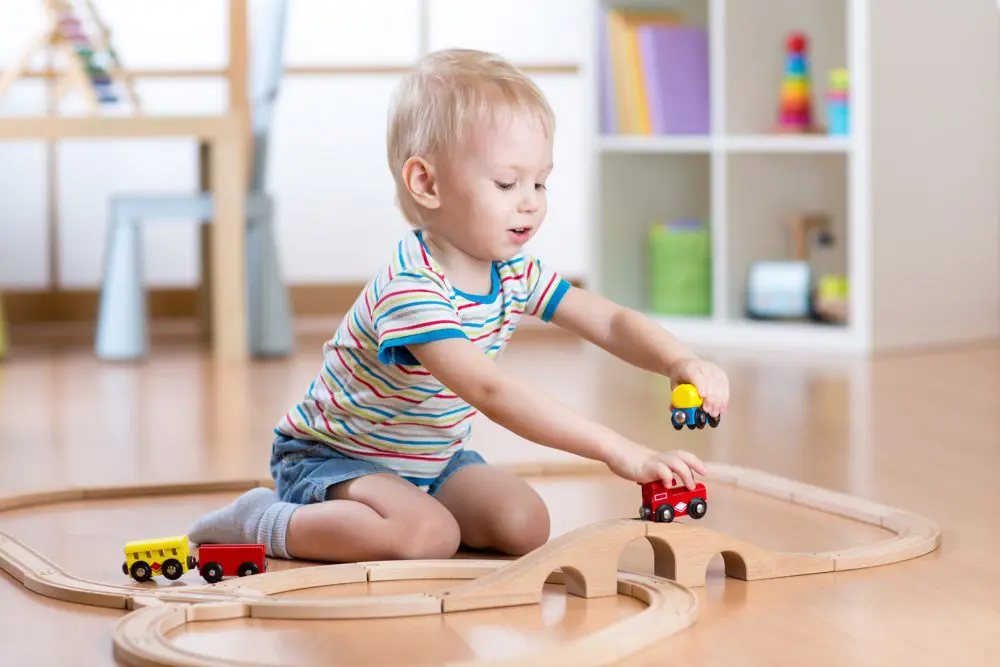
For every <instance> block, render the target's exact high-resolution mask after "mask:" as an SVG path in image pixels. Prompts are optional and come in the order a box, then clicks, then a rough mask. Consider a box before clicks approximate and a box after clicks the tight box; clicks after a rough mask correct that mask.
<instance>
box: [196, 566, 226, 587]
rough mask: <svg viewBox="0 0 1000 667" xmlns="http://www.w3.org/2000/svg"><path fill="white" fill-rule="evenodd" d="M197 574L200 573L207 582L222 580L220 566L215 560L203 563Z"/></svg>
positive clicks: (212, 582)
mask: <svg viewBox="0 0 1000 667" xmlns="http://www.w3.org/2000/svg"><path fill="white" fill-rule="evenodd" d="M199 574H200V575H201V578H202V579H204V580H205V581H207V582H208V583H210V584H217V583H219V582H220V581H222V566H221V565H219V564H218V563H216V562H215V561H211V562H208V563H205V565H204V566H202V568H201V570H200V571H199Z"/></svg>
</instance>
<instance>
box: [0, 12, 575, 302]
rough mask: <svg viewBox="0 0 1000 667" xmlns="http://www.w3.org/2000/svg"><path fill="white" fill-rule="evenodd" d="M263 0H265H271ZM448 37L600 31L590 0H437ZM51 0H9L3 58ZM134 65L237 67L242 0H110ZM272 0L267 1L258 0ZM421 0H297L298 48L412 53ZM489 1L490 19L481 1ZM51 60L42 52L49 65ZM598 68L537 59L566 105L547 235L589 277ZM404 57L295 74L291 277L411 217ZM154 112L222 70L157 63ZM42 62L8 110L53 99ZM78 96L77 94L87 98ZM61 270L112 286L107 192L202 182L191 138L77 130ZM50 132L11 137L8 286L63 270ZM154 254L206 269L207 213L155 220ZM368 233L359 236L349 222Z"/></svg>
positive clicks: (282, 230) (362, 268)
mask: <svg viewBox="0 0 1000 667" xmlns="http://www.w3.org/2000/svg"><path fill="white" fill-rule="evenodd" d="M259 1H262V0H257V2H259ZM426 2H427V9H428V22H429V29H428V33H427V38H428V42H429V43H428V47H429V48H431V49H436V48H442V47H449V46H465V47H473V48H484V49H489V50H495V51H499V52H500V53H502V54H504V55H505V56H507V57H509V58H511V59H512V60H514V61H515V62H518V63H531V64H545V63H560V64H580V65H583V64H585V62H586V54H587V52H588V48H589V45H588V44H587V41H586V39H587V35H586V31H585V29H584V26H585V23H586V16H585V12H586V10H587V5H586V4H585V3H580V2H579V1H578V0H546V2H544V3H538V2H533V1H532V0H509V1H508V2H506V3H504V5H503V11H502V12H498V11H496V7H497V6H496V4H495V3H493V2H486V1H485V0H426ZM40 4H41V3H34V2H27V3H26V2H24V1H23V0H0V69H3V68H7V67H10V66H11V65H12V64H13V62H14V61H15V60H16V58H17V57H18V56H19V55H20V53H21V52H22V50H23V49H24V48H25V46H26V45H27V43H28V42H29V40H30V39H31V36H32V34H33V33H34V31H36V30H37V29H38V26H39V17H40V12H39V11H38V7H39V6H40ZM98 4H99V7H100V9H101V11H102V12H103V14H104V16H105V18H106V19H107V20H108V22H109V23H110V24H111V26H112V28H113V30H114V39H115V43H116V46H118V48H119V51H120V55H121V57H122V58H123V59H124V60H125V62H126V65H127V66H130V67H134V68H138V69H196V68H220V67H224V66H225V58H226V49H227V46H226V41H225V31H226V25H227V21H226V17H227V14H226V11H227V10H226V7H227V3H226V2H225V1H224V0H174V1H173V2H170V3H164V2H152V1H149V0H145V1H142V2H134V0H99V2H98ZM254 4H256V2H254V1H252V2H251V5H252V6H253V5H254ZM419 6H420V0H366V2H364V3H361V2H356V1H352V0H290V13H289V23H288V32H287V36H286V45H287V48H286V58H287V64H288V65H289V66H363V65H403V66H405V65H407V64H409V63H412V62H413V61H414V60H415V59H416V58H417V57H418V56H419V51H420V31H419V26H418V19H419ZM480 12H482V14H483V15H485V16H488V17H489V20H488V21H480V20H478V19H477V18H476V17H477V15H478V14H479V13H480ZM41 64H42V63H41V61H39V62H36V65H39V66H40V65H41ZM586 76H587V74H586V72H585V71H583V70H581V71H580V73H578V74H549V75H537V76H536V77H535V78H536V80H537V81H538V83H539V84H540V85H541V86H542V88H543V89H544V90H545V92H546V94H547V95H549V97H550V101H551V103H552V105H553V107H554V108H555V110H556V113H557V114H558V118H559V120H558V123H559V126H558V131H557V136H556V147H555V152H556V155H555V161H556V171H555V173H554V174H553V176H552V179H551V181H550V188H549V193H550V209H549V210H550V213H549V218H548V222H547V225H548V226H547V227H546V228H543V231H542V233H541V235H540V236H539V237H537V239H536V240H535V241H534V242H533V245H532V248H531V249H532V250H533V251H535V252H536V253H538V254H539V255H541V256H542V257H544V258H546V259H547V260H548V262H549V263H550V264H553V265H554V266H555V267H556V268H558V269H559V270H561V271H563V272H565V273H566V274H568V275H571V276H574V277H584V276H585V274H586V262H585V258H586V256H587V252H588V249H587V244H586V237H585V218H586V216H585V210H584V206H585V203H586V201H587V198H588V194H587V192H586V188H585V187H584V183H585V181H584V176H585V174H586V173H587V171H586V170H587V169H588V165H587V164H586V160H587V159H588V156H589V155H590V151H589V145H588V143H587V141H588V134H587V132H586V130H587V128H586V126H585V116H584V114H581V113H580V109H581V105H582V104H584V103H586V99H585V96H586ZM396 81H397V76H396V75H363V76H362V75H335V76H331V75H321V76H305V75H303V76H291V77H287V78H286V79H285V80H284V83H283V88H282V91H281V94H280V98H279V102H278V106H277V111H276V118H275V125H274V129H273V138H272V141H273V148H272V155H271V162H270V164H269V178H270V179H271V180H270V182H271V190H272V192H273V193H274V195H275V196H276V198H277V205H278V213H277V220H276V226H277V229H278V234H279V239H278V244H279V251H280V254H281V259H282V262H283V271H284V273H285V275H286V277H287V280H288V282H289V283H291V284H297V283H298V284H319V283H342V282H358V281H364V280H367V278H368V277H370V275H371V273H372V272H373V271H374V270H376V268H377V267H378V266H379V264H380V263H381V262H382V261H384V260H385V258H386V256H387V252H388V250H389V248H390V247H391V245H392V244H393V243H394V242H395V241H396V239H397V238H398V235H399V234H400V233H403V232H404V231H405V230H406V225H405V224H404V223H403V222H402V219H401V218H400V216H399V214H398V212H397V211H396V209H395V206H394V204H393V191H392V182H391V179H390V176H389V172H388V170H387V168H386V166H385V149H384V132H385V129H384V128H385V109H386V104H387V100H388V96H389V93H390V91H391V89H392V87H393V85H394V84H395V83H396ZM139 94H140V95H141V97H142V101H143V104H144V106H145V107H146V108H147V110H148V112H150V113H169V114H175V113H180V114H185V113H191V114H203V113H214V112H218V111H220V110H222V109H223V108H224V105H225V100H226V85H225V82H224V81H223V80H216V79H205V78H200V79H175V80H169V79H159V78H157V79H145V80H143V81H141V82H140V87H139ZM45 100H46V97H45V89H44V86H43V85H42V83H41V82H40V81H38V80H32V81H24V82H19V83H18V84H16V85H15V87H14V88H13V89H12V90H11V91H10V92H9V93H8V94H7V95H6V96H5V97H4V98H3V99H2V100H0V115H33V114H39V113H43V112H44V110H45V104H46V102H45ZM78 106H79V105H78V103H77V104H70V105H69V106H68V107H67V108H68V109H70V110H71V111H72V110H76V109H78ZM55 153H56V156H57V163H56V165H55V173H56V175H57V178H56V181H55V182H54V183H53V185H54V186H56V187H57V193H58V194H57V201H58V215H59V231H58V236H57V239H56V247H57V249H58V256H59V259H58V268H59V280H58V283H59V285H60V286H62V287H65V288H70V289H72V288H94V287H96V286H97V285H98V282H99V279H100V273H101V262H102V253H103V244H104V236H105V232H106V227H107V201H108V198H109V197H110V196H111V195H113V194H115V193H123V192H185V191H190V190H191V189H193V188H194V187H195V186H196V183H197V173H196V168H197V157H196V148H195V145H194V144H193V142H190V141H186V140H129V141H124V140H116V141H66V142H62V143H61V144H60V145H59V146H58V147H57V149H56V151H55ZM49 187H50V184H49V181H48V178H47V161H46V148H45V146H44V144H41V143H39V142H3V143H0V202H2V205H0V287H6V288H43V287H46V286H48V285H50V284H52V282H53V281H52V279H51V278H52V277H51V276H50V275H49V273H48V248H49V244H50V239H49V235H48V234H49V233H48V230H47V228H48V215H49V211H48V188H49ZM146 229H147V239H148V241H147V243H146V245H145V252H146V266H147V275H148V279H149V283H150V284H151V285H156V286H167V285H170V286H184V285H193V284H195V282H196V281H197V279H198V268H197V259H196V257H197V253H196V245H195V244H196V239H197V235H196V233H195V229H194V224H193V223H184V222H180V223H178V222H175V221H170V222H167V221H155V220H154V221H149V222H148V223H147V224H146ZM348 233H350V234H355V233H358V234H360V236H361V237H362V238H363V239H364V240H363V242H362V243H360V245H359V246H349V245H348V244H347V243H346V235H347V234H348Z"/></svg>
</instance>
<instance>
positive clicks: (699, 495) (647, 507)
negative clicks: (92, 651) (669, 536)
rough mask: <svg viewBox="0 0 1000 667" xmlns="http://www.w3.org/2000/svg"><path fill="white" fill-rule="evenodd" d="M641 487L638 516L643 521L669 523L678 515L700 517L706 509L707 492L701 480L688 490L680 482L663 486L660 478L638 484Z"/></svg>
mask: <svg viewBox="0 0 1000 667" xmlns="http://www.w3.org/2000/svg"><path fill="white" fill-rule="evenodd" d="M639 486H641V487H642V507H640V508H639V518H640V519H642V520H643V521H655V522H657V523H670V522H671V521H673V520H674V518H675V517H678V516H689V517H691V518H692V519H700V518H702V517H703V516H705V512H707V511H708V502H707V500H708V492H707V490H706V489H705V485H704V484H702V483H701V482H698V483H696V484H695V487H694V489H692V490H688V489H687V487H685V486H684V485H683V484H682V483H679V484H676V485H672V486H669V487H668V486H665V485H664V484H663V482H662V481H661V480H658V479H655V480H653V481H652V482H645V483H641V482H640V484H639Z"/></svg>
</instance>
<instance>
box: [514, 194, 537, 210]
mask: <svg viewBox="0 0 1000 667" xmlns="http://www.w3.org/2000/svg"><path fill="white" fill-rule="evenodd" d="M541 203H542V198H541V197H539V196H538V193H537V192H534V191H532V193H531V194H529V195H527V196H525V197H524V198H523V199H522V200H521V205H520V206H519V207H518V211H520V212H521V213H534V212H535V211H537V210H538V207H539V206H541Z"/></svg>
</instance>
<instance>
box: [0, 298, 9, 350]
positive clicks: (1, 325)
mask: <svg viewBox="0 0 1000 667" xmlns="http://www.w3.org/2000/svg"><path fill="white" fill-rule="evenodd" d="M8 338H9V337H8V335H7V316H6V314H5V313H4V309H3V293H2V292H0V361H3V359H4V357H6V356H7V340H8Z"/></svg>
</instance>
